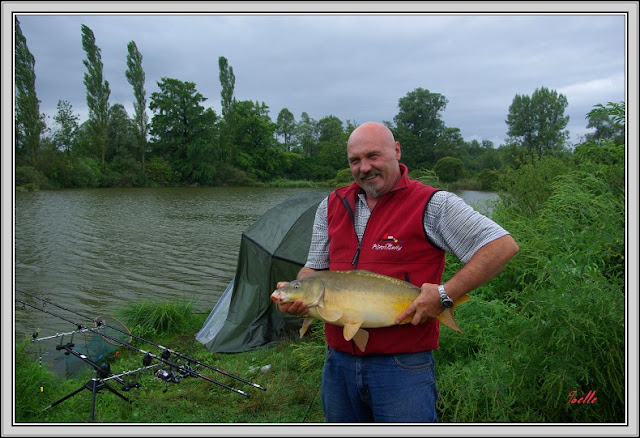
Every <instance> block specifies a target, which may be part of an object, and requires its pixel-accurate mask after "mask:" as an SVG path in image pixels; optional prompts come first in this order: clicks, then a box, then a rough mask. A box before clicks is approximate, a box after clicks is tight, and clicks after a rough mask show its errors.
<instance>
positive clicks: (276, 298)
mask: <svg viewBox="0 0 640 438" xmlns="http://www.w3.org/2000/svg"><path fill="white" fill-rule="evenodd" d="M269 298H270V299H271V301H273V302H274V303H277V302H280V301H282V297H281V296H280V294H279V293H278V291H275V292H273V293H272V294H271V296H270V297H269Z"/></svg>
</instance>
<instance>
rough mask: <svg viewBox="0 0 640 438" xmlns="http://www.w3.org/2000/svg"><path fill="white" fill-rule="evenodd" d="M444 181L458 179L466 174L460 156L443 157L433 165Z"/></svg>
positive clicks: (440, 178)
mask: <svg viewBox="0 0 640 438" xmlns="http://www.w3.org/2000/svg"><path fill="white" fill-rule="evenodd" d="M433 170H434V171H435V173H436V175H438V179H439V180H440V181H442V182H454V181H458V180H459V179H461V178H462V177H463V176H464V163H463V162H462V160H461V159H459V158H454V157H443V158H440V159H439V160H438V162H437V163H436V164H435V166H434V167H433Z"/></svg>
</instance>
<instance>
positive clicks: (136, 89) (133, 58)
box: [125, 41, 149, 172]
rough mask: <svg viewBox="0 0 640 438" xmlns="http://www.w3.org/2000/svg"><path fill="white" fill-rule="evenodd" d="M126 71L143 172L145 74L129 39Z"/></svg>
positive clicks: (133, 44)
mask: <svg viewBox="0 0 640 438" xmlns="http://www.w3.org/2000/svg"><path fill="white" fill-rule="evenodd" d="M127 49H128V55H127V71H126V72H125V74H126V76H127V80H128V81H129V83H130V84H131V86H132V87H133V95H134V96H135V98H136V100H135V102H134V103H133V109H134V111H135V114H134V120H135V131H136V138H137V140H138V151H139V154H140V161H141V163H142V171H143V172H144V163H145V152H146V149H147V131H148V129H149V128H148V126H149V116H148V115H147V111H146V110H147V100H146V92H145V90H144V80H145V74H144V70H143V69H142V55H141V54H140V51H138V47H137V46H136V43H135V42H134V41H130V42H129V44H128V45H127Z"/></svg>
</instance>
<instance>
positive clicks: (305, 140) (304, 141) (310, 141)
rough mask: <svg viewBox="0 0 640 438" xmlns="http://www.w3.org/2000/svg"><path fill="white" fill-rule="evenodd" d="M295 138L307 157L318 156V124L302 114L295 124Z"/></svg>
mask: <svg viewBox="0 0 640 438" xmlns="http://www.w3.org/2000/svg"><path fill="white" fill-rule="evenodd" d="M296 137H297V139H298V142H300V146H301V147H302V150H303V151H304V152H305V153H306V155H307V156H308V157H315V156H316V155H317V154H318V122H317V121H316V120H314V119H313V118H311V117H309V114H307V113H306V112H303V113H302V114H301V115H300V121H298V123H297V124H296Z"/></svg>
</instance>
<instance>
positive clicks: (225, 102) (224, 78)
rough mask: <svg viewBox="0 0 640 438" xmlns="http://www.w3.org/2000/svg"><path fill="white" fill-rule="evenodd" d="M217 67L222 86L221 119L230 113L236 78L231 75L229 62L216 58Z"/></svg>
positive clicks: (225, 59) (222, 57)
mask: <svg viewBox="0 0 640 438" xmlns="http://www.w3.org/2000/svg"><path fill="white" fill-rule="evenodd" d="M218 67H219V69H220V85H222V91H221V93H220V95H221V98H222V99H221V101H220V104H221V106H222V117H223V118H226V117H227V115H228V114H229V112H230V111H231V104H232V103H233V89H234V87H235V84H236V76H235V75H234V74H233V67H231V66H230V65H229V61H227V58H225V57H224V56H221V57H219V58H218Z"/></svg>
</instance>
